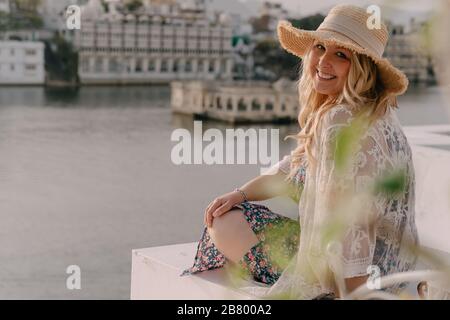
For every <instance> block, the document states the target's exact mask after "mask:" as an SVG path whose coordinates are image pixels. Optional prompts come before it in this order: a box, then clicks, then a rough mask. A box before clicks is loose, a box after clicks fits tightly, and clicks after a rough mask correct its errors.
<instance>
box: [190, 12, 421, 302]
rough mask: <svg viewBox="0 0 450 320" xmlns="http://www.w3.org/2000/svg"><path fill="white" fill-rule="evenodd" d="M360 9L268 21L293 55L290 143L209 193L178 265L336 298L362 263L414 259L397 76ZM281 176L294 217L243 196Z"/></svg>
mask: <svg viewBox="0 0 450 320" xmlns="http://www.w3.org/2000/svg"><path fill="white" fill-rule="evenodd" d="M369 18H370V16H369V14H367V13H366V11H365V10H364V9H362V8H358V7H355V6H350V5H339V6H336V7H334V8H333V9H332V10H331V11H330V13H329V14H328V15H327V17H326V18H325V20H324V22H323V23H322V24H321V25H320V26H319V28H318V29H317V30H316V31H305V30H299V29H296V28H294V27H293V26H292V25H291V24H290V23H289V22H287V21H281V22H280V23H279V25H278V36H279V40H280V42H281V45H282V46H283V48H285V49H286V50H287V51H289V52H291V53H292V54H295V55H296V56H298V57H301V58H302V66H303V68H302V69H303V70H302V74H301V78H300V81H299V99H300V105H301V106H302V109H301V112H300V115H299V124H300V127H301V131H300V132H299V133H298V134H297V135H296V138H297V141H298V146H297V148H296V149H295V150H294V151H293V152H291V154H290V155H289V156H286V157H285V158H284V159H283V160H282V161H281V162H280V163H279V164H278V165H276V166H274V167H273V168H272V171H271V172H270V173H271V174H269V175H262V176H259V177H257V178H255V179H253V180H251V181H249V182H248V183H246V184H245V185H244V186H242V187H241V188H239V189H236V190H235V191H233V192H230V193H227V194H225V195H223V196H220V197H218V198H216V199H215V200H214V201H213V202H211V204H210V205H209V206H208V207H207V209H206V211H205V224H206V225H207V226H206V228H205V230H204V233H203V235H202V239H201V241H200V243H199V246H198V252H197V256H196V260H195V263H194V266H193V267H192V268H191V269H188V270H186V271H185V272H184V273H183V274H189V273H195V272H200V271H203V270H207V269H211V268H217V267H222V266H224V265H225V263H226V262H227V263H230V264H232V265H237V266H241V267H242V268H244V269H245V270H247V271H248V272H249V273H250V274H251V275H252V276H253V278H254V279H255V280H256V281H258V282H261V283H263V284H265V286H263V287H261V288H259V289H261V290H259V291H254V292H257V293H256V294H258V295H261V296H263V297H278V296H280V297H288V298H294V299H309V298H314V297H318V296H321V295H322V296H323V295H327V294H329V295H332V296H337V297H343V296H345V295H346V294H347V293H348V292H351V291H353V290H354V289H355V288H357V287H358V286H360V285H362V284H364V283H366V282H367V281H368V278H369V275H368V273H371V272H374V274H375V275H378V274H379V275H381V276H384V275H387V274H391V273H394V272H402V271H406V270H409V269H411V268H413V267H414V265H415V262H416V256H415V255H414V254H413V252H414V251H413V250H411V249H412V248H413V247H414V246H417V244H418V239H417V232H416V226H415V222H414V201H415V197H414V185H415V177H414V167H413V163H412V157H411V150H410V146H409V144H408V141H407V139H406V137H405V135H404V133H403V131H402V128H401V125H400V123H399V121H398V119H397V115H396V113H395V108H396V107H397V105H396V96H398V95H400V94H403V93H404V92H405V91H406V89H407V86H408V80H407V78H406V77H405V75H404V74H403V73H402V72H401V71H399V70H398V69H396V68H395V67H393V66H392V65H391V64H390V62H389V61H388V60H386V59H384V58H382V54H383V50H384V48H385V46H386V43H387V40H388V32H387V29H386V27H385V25H384V24H382V25H381V28H379V29H376V28H374V29H370V28H369V27H368V23H367V21H368V19H369ZM292 186H293V187H294V191H295V192H296V196H297V199H298V200H299V221H296V220H292V219H289V218H287V217H283V216H281V215H278V214H276V213H273V212H271V211H270V210H269V209H268V208H267V207H264V206H261V205H257V204H254V203H251V202H249V201H261V200H266V199H269V198H272V197H276V196H279V195H283V194H292ZM300 229H301V231H300ZM370 280H372V279H370ZM373 283H375V284H376V282H373ZM403 285H404V284H399V285H397V286H395V287H391V288H388V289H387V290H390V291H392V292H398V291H399V290H400V289H401V288H402V287H403Z"/></svg>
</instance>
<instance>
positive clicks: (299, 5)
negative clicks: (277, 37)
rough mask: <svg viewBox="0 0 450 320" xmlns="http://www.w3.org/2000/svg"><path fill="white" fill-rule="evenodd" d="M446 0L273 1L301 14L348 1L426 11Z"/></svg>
mask: <svg viewBox="0 0 450 320" xmlns="http://www.w3.org/2000/svg"><path fill="white" fill-rule="evenodd" d="M241 1H242V2H244V3H246V2H258V1H259V2H262V1H263V0H241ZM441 1H445V0H427V1H423V0H421V1H417V0H391V1H383V0H370V1H367V0H345V1H337V0H320V1H317V0H278V1H272V2H279V3H282V4H283V6H284V7H285V8H286V9H289V10H290V11H293V12H296V13H297V14H301V15H308V14H313V13H316V12H317V11H322V10H325V13H326V12H328V10H329V8H331V7H332V6H334V5H336V4H340V3H348V4H355V5H360V6H368V5H370V4H385V5H388V6H391V7H395V8H397V9H401V10H405V11H411V12H425V11H428V10H429V9H430V8H437V7H438V6H439V3H440V2H441Z"/></svg>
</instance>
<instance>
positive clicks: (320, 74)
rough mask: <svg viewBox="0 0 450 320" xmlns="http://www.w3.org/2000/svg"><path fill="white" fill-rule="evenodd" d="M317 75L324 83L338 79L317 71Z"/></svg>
mask: <svg viewBox="0 0 450 320" xmlns="http://www.w3.org/2000/svg"><path fill="white" fill-rule="evenodd" d="M316 74H317V77H318V78H319V80H324V81H328V80H333V79H335V78H336V76H335V75H332V74H329V73H325V72H321V71H319V70H317V69H316Z"/></svg>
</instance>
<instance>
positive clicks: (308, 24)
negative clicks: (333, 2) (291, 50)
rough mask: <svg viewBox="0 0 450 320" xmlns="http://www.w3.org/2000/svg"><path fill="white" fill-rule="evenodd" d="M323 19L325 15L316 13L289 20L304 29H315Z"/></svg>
mask: <svg viewBox="0 0 450 320" xmlns="http://www.w3.org/2000/svg"><path fill="white" fill-rule="evenodd" d="M324 19H325V16H323V15H321V14H320V13H318V14H315V15H313V16H308V17H304V18H301V19H291V20H289V21H290V22H291V23H292V25H293V26H294V27H296V28H299V29H304V30H316V29H317V28H318V27H319V25H320V24H321V23H322V21H323V20H324Z"/></svg>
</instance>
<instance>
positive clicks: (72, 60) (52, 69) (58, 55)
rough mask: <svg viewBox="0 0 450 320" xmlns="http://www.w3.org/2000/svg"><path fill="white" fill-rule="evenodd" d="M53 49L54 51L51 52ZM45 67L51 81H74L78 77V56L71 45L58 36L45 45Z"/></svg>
mask: <svg viewBox="0 0 450 320" xmlns="http://www.w3.org/2000/svg"><path fill="white" fill-rule="evenodd" d="M51 47H54V48H55V50H52V49H51ZM45 67H46V71H47V72H48V76H49V78H50V79H52V80H65V81H76V80H77V75H78V54H77V53H76V51H75V50H74V48H73V46H72V44H70V43H69V42H67V41H66V40H65V39H64V38H63V37H61V36H60V35H59V34H55V36H54V37H53V39H52V41H51V42H50V43H46V48H45Z"/></svg>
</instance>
